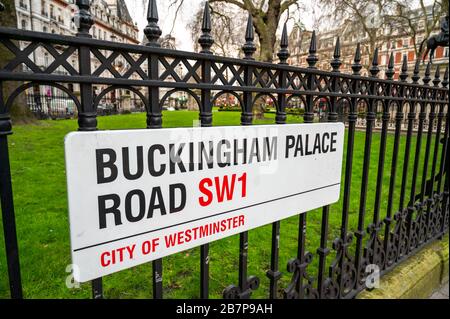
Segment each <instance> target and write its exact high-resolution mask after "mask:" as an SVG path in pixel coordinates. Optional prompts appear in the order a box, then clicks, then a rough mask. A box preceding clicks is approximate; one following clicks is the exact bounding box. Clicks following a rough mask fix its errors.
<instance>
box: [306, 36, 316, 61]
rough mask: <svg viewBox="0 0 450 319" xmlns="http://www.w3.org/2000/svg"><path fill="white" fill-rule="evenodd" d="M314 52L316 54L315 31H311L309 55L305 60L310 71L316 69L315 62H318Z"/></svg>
mask: <svg viewBox="0 0 450 319" xmlns="http://www.w3.org/2000/svg"><path fill="white" fill-rule="evenodd" d="M316 52H317V40H316V31H313V32H312V35H311V44H310V45H309V55H308V57H307V58H306V61H307V62H308V66H309V68H311V69H315V68H316V67H315V65H316V63H317V61H319V59H318V58H317V54H316Z"/></svg>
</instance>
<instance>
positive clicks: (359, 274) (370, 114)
mask: <svg viewBox="0 0 450 319" xmlns="http://www.w3.org/2000/svg"><path fill="white" fill-rule="evenodd" d="M369 71H370V73H371V76H372V77H376V76H377V75H378V73H379V72H380V69H379V68H378V48H377V49H375V53H374V56H373V61H372V66H371V67H370V70H369ZM370 90H371V92H372V94H374V93H375V92H376V90H377V86H376V85H375V84H372V85H371V86H370ZM376 103H377V101H376V100H374V99H371V100H369V105H368V110H367V114H366V138H365V144H364V162H363V170H362V182H361V195H360V206H359V215H358V229H357V231H355V235H356V252H355V269H356V278H357V280H356V283H355V288H356V289H358V288H359V286H360V285H363V278H364V276H365V268H366V267H365V264H366V262H367V260H364V259H365V258H364V257H363V255H362V245H363V238H364V235H365V231H364V219H365V216H366V201H367V189H368V181H369V166H370V151H371V146H372V131H373V123H374V121H375V117H376V115H375V107H376Z"/></svg>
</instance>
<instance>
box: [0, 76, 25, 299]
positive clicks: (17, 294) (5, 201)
mask: <svg viewBox="0 0 450 319" xmlns="http://www.w3.org/2000/svg"><path fill="white" fill-rule="evenodd" d="M11 134H12V126H11V119H10V116H9V114H8V110H6V109H5V105H4V99H3V84H2V82H0V201H1V206H2V220H3V232H4V236H5V248H6V262H7V265H8V278H9V289H10V293H11V298H13V299H22V297H23V294H22V281H21V276H20V262H19V245H18V243H17V232H16V218H15V213H14V198H13V191H12V184H11V169H10V162H9V152H8V151H9V150H8V135H11Z"/></svg>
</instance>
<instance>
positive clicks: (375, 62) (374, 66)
mask: <svg viewBox="0 0 450 319" xmlns="http://www.w3.org/2000/svg"><path fill="white" fill-rule="evenodd" d="M369 71H370V74H371V75H372V77H376V76H377V75H378V73H379V72H380V68H379V67H378V48H375V52H374V53H373V59H372V66H371V67H370V69H369Z"/></svg>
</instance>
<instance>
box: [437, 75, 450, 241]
mask: <svg viewBox="0 0 450 319" xmlns="http://www.w3.org/2000/svg"><path fill="white" fill-rule="evenodd" d="M447 86H448V67H447V68H446V69H445V73H444V79H443V81H442V87H443V88H445V89H447ZM447 103H448V101H447ZM443 107H444V106H443ZM442 113H443V112H442ZM442 115H443V116H444V117H445V113H443V114H442ZM446 115H447V118H446V120H445V133H444V139H443V141H442V154H441V167H440V169H439V179H438V187H437V189H438V192H439V193H440V192H441V191H442V179H443V176H444V174H445V181H444V189H443V192H442V193H441V194H440V195H441V197H440V200H441V209H442V212H443V213H442V216H441V221H440V222H441V228H440V233H441V237H440V239H442V238H443V234H444V232H445V223H446V220H448V210H449V209H448V206H447V205H448V203H447V199H448V174H449V171H450V170H449V169H448V166H449V163H448V161H449V160H450V159H449V145H448V142H449V134H450V133H449V125H450V124H449V115H450V113H449V110H448V104H447V114H446Z"/></svg>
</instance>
